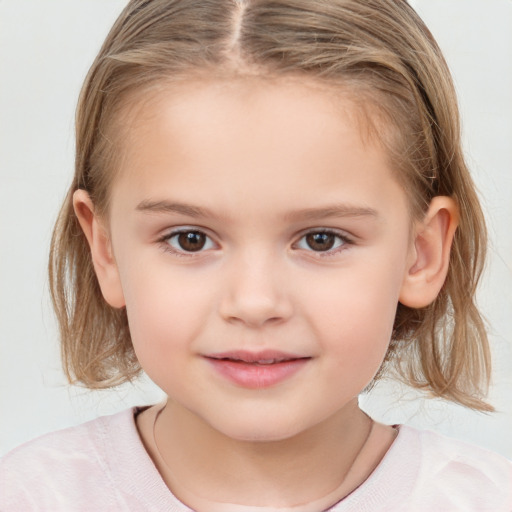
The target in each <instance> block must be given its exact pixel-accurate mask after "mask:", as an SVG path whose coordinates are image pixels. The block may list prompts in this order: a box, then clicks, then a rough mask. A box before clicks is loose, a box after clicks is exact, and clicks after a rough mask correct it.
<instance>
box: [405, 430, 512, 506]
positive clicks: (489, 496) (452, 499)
mask: <svg viewBox="0 0 512 512" xmlns="http://www.w3.org/2000/svg"><path fill="white" fill-rule="evenodd" d="M399 437H400V438H401V443H402V447H401V449H402V451H403V452H404V453H405V454H407V453H408V457H417V466H416V474H415V479H414V486H413V491H412V499H413V500H416V501H417V502H418V504H420V503H422V502H423V503H425V502H426V500H429V499H430V500H432V503H435V504H436V506H437V509H438V510H468V511H469V510H475V511H476V510H479V511H484V510H489V511H491V510H492V511H501V510H504V511H505V510H506V511H510V510H512V462H511V461H509V460H508V459H506V458H505V457H502V456H501V455H498V454H497V453H494V452H491V451H489V450H486V449H484V448H481V447H478V446H474V445H472V444H470V443H467V442H464V441H460V440H456V439H451V438H448V437H445V436H443V435H441V434H437V433H434V432H431V431H425V430H417V429H414V428H412V427H405V426H404V427H401V432H400V436H399ZM443 507H444V508H443ZM419 510H420V509H419ZM421 510H423V509H421Z"/></svg>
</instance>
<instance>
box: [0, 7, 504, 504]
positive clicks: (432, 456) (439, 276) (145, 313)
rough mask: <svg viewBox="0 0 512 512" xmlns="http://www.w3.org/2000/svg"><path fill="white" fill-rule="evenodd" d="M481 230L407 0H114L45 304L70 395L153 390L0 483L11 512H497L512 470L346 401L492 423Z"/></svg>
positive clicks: (20, 452) (85, 102)
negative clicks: (388, 382) (428, 409)
mask: <svg viewBox="0 0 512 512" xmlns="http://www.w3.org/2000/svg"><path fill="white" fill-rule="evenodd" d="M484 252H485V226H484V222H483V218H482V214H481V210H480V206H479V203H478V200H477V197H476V194H475V190H474V186H473V183H472V181H471V178H470V176H469V174H468V171H467V168H466V165H465V163H464V159H463V156H462V153H461V145H460V134H459V126H458V113H457V107H456V100H455V95H454V92H453V87H452V83H451V79H450V75H449V72H448V70H447V67H446V64H445V62H444V60H443V57H442V55H441V53H440V51H439V48H438V47H437V45H436V43H435V41H434V40H433V39H432V36H431V35H430V33H429V32H428V30H427V28H426V27H425V26H424V25H423V23H422V22H421V20H420V19H419V18H418V16H417V15H416V14H415V12H414V11H413V10H412V8H411V7H410V6H409V5H408V4H407V3H406V2H405V1H403V0H368V1H366V2H358V1H355V0H328V1H324V0H274V1H270V0H244V1H235V0H150V1H148V0H132V1H131V2H129V4H128V5H127V7H126V8H125V10H124V11H123V13H122V14H121V16H120V17H119V19H118V21H117V22H116V24H115V25H114V27H113V28H112V30H111V32H110V34H109V36H108V38H107V40H106V41H105V43H104V45H103V48H102V49H101V51H100V54H99V55H98V57H97V59H96V61H95V62H94V64H93V66H92V68H91V70H90V73H89V76H88V78H87V80H86V83H85V85H84V88H83V91H82V94H81V97H80V102H79V107H78V114H77V156H76V173H75V178H74V182H73V184H72V186H71V189H70V191H69V195H68V197H67V199H66V201H65V204H64V206H63V209H62V211H61V215H60V217H59V220H58V223H57V226H56V228H55V232H54V238H53V243H52V252H51V262H50V282H51V287H52V297H53V300H54V305H55V308H56V311H57V316H58V318H59V322H60V327H61V336H62V351H63V359H64V364H65V368H66V371H67V373H68V376H69V378H70V380H71V381H72V382H80V383H83V384H85V385H86V386H88V387H91V388H102V387H103V388H106V387H111V386H115V385H117V384H119V383H121V382H124V381H127V380H130V379H133V378H135V376H136V375H137V374H138V373H139V372H140V371H141V369H144V371H145V372H146V373H147V374H148V375H149V376H150V377H151V379H152V380H153V381H154V382H155V383H156V384H157V385H158V386H159V387H160V388H161V389H162V390H163V391H164V392H165V393H166V395H167V397H168V398H167V400H166V402H165V403H163V404H158V405H156V406H153V407H146V408H135V409H133V410H129V411H126V412H123V413H120V414H117V415H114V416H110V417H104V418H100V419H98V420H95V421H92V422H89V423H87V424H85V425H82V426H79V427H75V428H72V429H68V430H65V431H61V432H58V433H55V434H50V435H46V436H44V437H42V438H40V439H38V440H35V441H32V442H30V443H28V444H26V445H24V446H23V447H20V448H18V449H17V450H14V451H13V452H11V453H10V454H9V455H7V456H6V457H5V458H4V459H3V461H2V463H1V465H0V483H1V487H0V509H1V510H2V512H9V511H15V510H20V511H30V510H43V511H93V510H94V511H98V510H109V511H110V510H112V511H122V510H132V511H143V510H151V511H190V510H194V511H197V512H210V511H213V512H215V511H226V512H230V511H236V512H238V511H240V512H243V511H255V510H267V511H269V510H280V511H312V512H319V511H324V510H331V511H335V512H341V511H365V510H368V511H370V510H371V511H375V510H387V511H397V510H404V511H452V510H460V511H468V510H469V511H482V510H489V511H510V510H512V486H511V484H512V464H510V463H509V462H508V461H507V460H505V459H503V458H501V457H499V456H498V455H495V454H492V453H489V452H486V451H484V450H482V449H478V448H475V447H472V446H469V445H465V444H463V443H461V442H457V441H451V440H448V439H446V438H444V437H441V436H439V435H436V434H433V433H430V432H422V431H418V430H415V429H413V428H410V427H406V426H399V425H393V426H388V425H383V424H379V423H377V422H375V421H373V420H372V419H371V418H370V417H369V416H367V415H366V414H365V413H364V412H362V411H361V410H360V409H359V407H358V400H357V397H358V395H359V394H360V393H361V392H362V391H363V390H364V389H366V388H368V387H369V386H371V385H372V383H373V382H375V381H376V379H378V377H379V376H380V375H381V374H382V372H383V371H384V370H385V369H388V370H389V371H391V370H392V369H394V370H395V372H397V374H398V375H401V377H402V378H404V379H406V380H407V382H408V383H409V384H410V385H412V386H414V387H416V388H419V389H423V390H427V391H429V392H430V394H431V395H432V396H435V397H441V398H445V399H448V400H451V401H453V402H456V403H459V404H462V405H465V406H467V407H470V408H473V409H477V410H484V411H489V410H491V409H492V408H491V406H489V405H488V404H487V403H486V402H485V401H484V393H485V389H486V386H487V383H488V380H489V373H490V365H489V349H488V344H487V338H486V334H485V330H484V327H483V323H482V320H481V318H480V315H479V313H478V311H477V309H476V308H475V305H474V295H475V289H476V285H477V282H478V278H479V275H480V272H481V269H482V265H483V259H484Z"/></svg>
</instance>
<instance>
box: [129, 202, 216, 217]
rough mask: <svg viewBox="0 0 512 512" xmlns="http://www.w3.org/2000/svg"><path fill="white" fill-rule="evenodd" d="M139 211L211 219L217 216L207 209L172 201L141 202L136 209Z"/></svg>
mask: <svg viewBox="0 0 512 512" xmlns="http://www.w3.org/2000/svg"><path fill="white" fill-rule="evenodd" d="M136 210H137V211H140V212H146V213H179V214H181V215H186V216H187V217H194V218H199V217H211V218H214V217H216V215H215V214H214V213H213V212H211V211H210V210H208V209H207V208H201V207H199V206H193V205H191V204H186V203H177V202H171V201H149V200H144V201H141V202H140V203H139V204H138V205H137V208H136Z"/></svg>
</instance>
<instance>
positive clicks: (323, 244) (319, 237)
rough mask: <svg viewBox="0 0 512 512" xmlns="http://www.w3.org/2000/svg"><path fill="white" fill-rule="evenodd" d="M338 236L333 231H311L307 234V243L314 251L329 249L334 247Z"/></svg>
mask: <svg viewBox="0 0 512 512" xmlns="http://www.w3.org/2000/svg"><path fill="white" fill-rule="evenodd" d="M336 238H337V237H336V235H334V234H333V233H310V234H309V235H306V244H307V245H308V247H309V248H310V249H313V251H328V250H330V249H332V248H333V247H334V244H335V242H336Z"/></svg>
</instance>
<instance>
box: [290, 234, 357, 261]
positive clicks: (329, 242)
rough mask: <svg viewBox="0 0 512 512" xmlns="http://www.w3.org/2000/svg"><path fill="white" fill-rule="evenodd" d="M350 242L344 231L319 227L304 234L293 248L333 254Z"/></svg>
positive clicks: (350, 243)
mask: <svg viewBox="0 0 512 512" xmlns="http://www.w3.org/2000/svg"><path fill="white" fill-rule="evenodd" d="M352 244H353V242H352V241H351V239H350V238H349V237H348V236H347V235H345V234H344V233H339V232H338V231H331V230H324V229H319V230H318V231H310V232H309V233H306V234H304V235H303V236H302V237H301V238H300V240H298V242H297V243H296V244H295V248H297V249H302V250H304V251H311V252H319V253H326V255H327V254H333V255H334V254H337V253H338V252H339V251H340V250H343V249H344V248H345V246H349V245H352Z"/></svg>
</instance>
